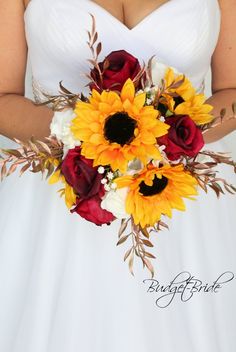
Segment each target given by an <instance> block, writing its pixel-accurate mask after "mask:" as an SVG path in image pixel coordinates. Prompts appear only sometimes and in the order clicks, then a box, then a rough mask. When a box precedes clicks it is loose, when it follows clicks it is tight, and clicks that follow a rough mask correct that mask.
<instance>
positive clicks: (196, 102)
mask: <svg viewBox="0 0 236 352" xmlns="http://www.w3.org/2000/svg"><path fill="white" fill-rule="evenodd" d="M205 100H206V98H205V95H204V94H197V95H195V96H193V97H192V98H191V99H189V100H187V101H185V102H183V103H181V104H179V105H178V106H177V107H176V108H175V110H174V113H175V114H176V115H182V114H183V115H188V116H189V117H190V118H191V119H192V120H193V121H194V122H195V123H196V125H203V124H205V123H209V122H211V121H212V120H213V118H214V116H213V115H211V114H210V112H211V111H212V109H213V106H211V105H209V104H204V103H205Z"/></svg>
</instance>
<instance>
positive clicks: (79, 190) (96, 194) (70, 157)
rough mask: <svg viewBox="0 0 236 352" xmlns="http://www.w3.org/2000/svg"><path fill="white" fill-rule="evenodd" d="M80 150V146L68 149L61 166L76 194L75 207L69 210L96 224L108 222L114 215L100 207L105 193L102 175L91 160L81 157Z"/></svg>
mask: <svg viewBox="0 0 236 352" xmlns="http://www.w3.org/2000/svg"><path fill="white" fill-rule="evenodd" d="M80 152H81V148H80V147H75V148H74V149H70V150H69V151H68V153H67V155H66V157H65V159H64V160H63V162H62V167H61V171H62V174H63V175H64V177H65V179H66V182H67V183H68V184H69V185H71V186H72V187H73V189H74V191H75V193H76V194H77V195H78V198H77V201H76V207H75V208H74V209H73V210H71V212H77V213H78V214H79V215H81V216H82V217H83V218H85V219H87V220H88V221H92V222H94V223H95V224H97V225H102V224H105V223H110V222H111V221H112V220H114V216H113V215H112V214H111V213H109V212H108V211H106V210H103V209H102V208H101V207H100V203H101V200H102V197H103V196H104V193H105V192H104V186H103V185H102V184H101V180H102V178H103V175H101V174H99V173H98V171H97V168H95V167H93V161H92V160H88V159H86V158H85V157H83V156H82V155H81V153H80Z"/></svg>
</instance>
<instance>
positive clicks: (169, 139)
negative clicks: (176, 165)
mask: <svg viewBox="0 0 236 352" xmlns="http://www.w3.org/2000/svg"><path fill="white" fill-rule="evenodd" d="M165 123H167V124H168V125H170V128H169V130H168V133H167V134H166V135H165V136H162V137H160V138H159V139H158V143H159V144H164V145H165V146H166V149H165V153H166V154H167V156H168V158H169V159H170V160H177V159H179V158H180V157H181V156H182V155H186V156H190V157H194V156H195V155H197V154H198V152H199V151H200V150H201V149H202V147H203V146H204V140H203V136H202V132H201V130H200V129H199V128H198V127H197V125H196V124H195V123H194V121H193V120H192V119H191V118H190V117H189V116H187V115H173V116H170V117H167V118H166V120H165Z"/></svg>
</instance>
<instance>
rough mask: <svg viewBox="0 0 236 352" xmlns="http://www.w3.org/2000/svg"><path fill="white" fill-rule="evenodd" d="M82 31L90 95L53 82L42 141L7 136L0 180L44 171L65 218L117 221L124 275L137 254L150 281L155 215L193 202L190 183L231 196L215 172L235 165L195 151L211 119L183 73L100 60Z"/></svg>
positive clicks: (121, 55)
mask: <svg viewBox="0 0 236 352" xmlns="http://www.w3.org/2000/svg"><path fill="white" fill-rule="evenodd" d="M88 34H89V41H88V45H89V47H90V49H91V52H92V59H90V60H88V61H89V62H90V64H91V65H92V68H91V70H90V73H89V74H88V75H87V77H88V82H89V83H88V87H89V89H90V93H89V94H88V96H85V95H83V94H82V93H79V94H74V93H71V92H70V91H69V90H67V89H66V88H65V87H64V86H63V85H62V83H60V94H59V95H57V96H47V101H45V102H44V104H51V107H52V108H53V109H54V112H55V113H54V117H53V119H52V123H51V135H50V137H48V138H47V139H46V142H42V141H38V140H35V139H34V138H33V137H32V138H31V140H29V141H28V142H22V141H19V140H16V142H17V143H19V145H20V148H19V149H14V150H13V149H11V150H9V149H8V150H6V149H5V150H2V153H3V154H4V157H2V158H1V159H0V166H1V178H2V179H3V178H4V177H5V176H8V175H10V174H11V173H13V172H14V171H15V170H16V169H17V167H18V166H20V165H22V166H21V170H20V174H22V173H24V172H25V171H26V170H28V169H30V170H31V171H32V172H34V173H36V172H42V174H44V173H45V171H46V172H47V175H46V177H47V178H48V179H49V183H50V184H53V183H56V182H60V183H61V184H62V188H61V189H60V190H59V193H60V195H61V196H63V197H64V199H65V203H66V205H67V207H68V208H69V210H70V212H71V213H77V214H78V215H80V216H81V217H83V218H84V219H86V220H87V221H90V222H92V223H94V224H96V225H103V224H110V223H111V222H113V221H114V220H116V219H121V227H120V231H119V241H118V244H121V243H123V242H125V241H126V240H127V239H132V242H131V243H132V245H131V247H130V248H129V249H128V250H127V251H126V253H125V256H124V260H126V259H128V260H129V268H130V271H131V272H132V273H133V261H134V256H135V255H136V256H138V257H139V258H140V259H141V260H142V263H143V265H144V266H146V267H147V268H148V269H149V271H150V272H151V273H152V275H153V272H154V270H153V266H152V263H151V261H150V259H151V258H155V256H154V255H153V254H152V253H150V252H149V251H148V250H147V247H152V246H153V245H152V243H151V241H150V233H151V232H152V231H159V230H160V229H161V228H162V227H167V225H166V224H165V222H164V221H163V218H164V216H167V217H171V216H172V210H173V209H177V210H181V211H183V210H185V205H184V199H185V198H187V199H194V197H195V196H196V195H197V188H198V187H201V188H202V189H204V191H206V192H207V190H208V188H211V189H213V190H214V191H215V192H216V194H217V196H219V195H220V194H221V193H224V190H223V188H224V189H225V190H226V191H228V192H230V193H235V192H236V188H235V187H234V186H232V185H231V184H228V183H227V182H226V181H225V180H223V179H221V178H219V177H217V176H216V175H217V172H216V171H215V169H214V168H215V167H216V166H217V164H219V163H225V164H229V165H232V166H233V167H234V170H235V163H234V162H233V161H232V160H231V159H230V157H229V156H228V155H225V154H222V153H214V152H211V151H207V150H203V147H204V139H203V134H204V132H205V131H207V130H208V129H210V128H212V127H213V126H215V125H216V124H217V123H218V122H217V119H214V118H213V116H212V115H211V110H212V106H210V105H208V104H206V103H205V97H204V95H203V94H198V93H197V92H196V91H195V89H194V88H193V86H192V84H191V82H190V80H189V79H188V78H187V77H185V75H184V74H182V73H179V72H177V71H176V70H175V69H174V68H172V67H167V66H165V65H164V64H161V63H159V62H156V61H155V60H154V58H151V59H150V60H149V62H148V63H147V64H146V65H145V64H144V65H143V66H141V64H140V63H139V61H138V59H137V58H135V57H134V56H132V55H131V54H130V53H128V52H126V51H124V50H119V51H113V52H111V53H110V54H109V55H108V56H107V57H106V58H105V59H104V60H103V61H99V60H98V57H99V55H100V53H101V50H102V44H101V43H100V42H99V43H97V42H98V34H97V32H96V29H95V22H94V19H93V28H92V30H91V32H89V33H88ZM234 113H235V109H234ZM221 115H222V116H221V117H220V119H221V120H222V119H223V118H224V111H223V110H222V114H221ZM7 164H9V165H10V166H9V168H8V169H7ZM127 229H129V230H127ZM126 230H127V231H128V233H127V232H126Z"/></svg>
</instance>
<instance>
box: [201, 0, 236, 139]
mask: <svg viewBox="0 0 236 352" xmlns="http://www.w3.org/2000/svg"><path fill="white" fill-rule="evenodd" d="M219 3H220V7H221V31H220V36H219V41H218V43H217V46H216V49H215V52H214V54H213V57H212V93H213V95H212V97H210V98H209V99H208V101H207V102H208V103H209V104H211V105H213V106H214V110H213V114H214V116H216V117H217V116H219V115H220V111H221V109H222V108H226V116H225V118H226V119H227V118H230V117H231V116H232V115H233V112H232V103H233V102H236V66H235V61H236V1H235V0H219ZM235 129H236V119H234V120H228V121H227V120H225V122H223V124H221V125H220V126H218V127H215V128H213V129H212V130H210V131H208V132H207V133H206V134H205V135H204V138H205V141H206V142H207V143H211V142H215V141H217V140H218V139H220V138H222V137H224V136H226V135H227V134H228V133H230V132H232V131H234V130H235Z"/></svg>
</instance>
